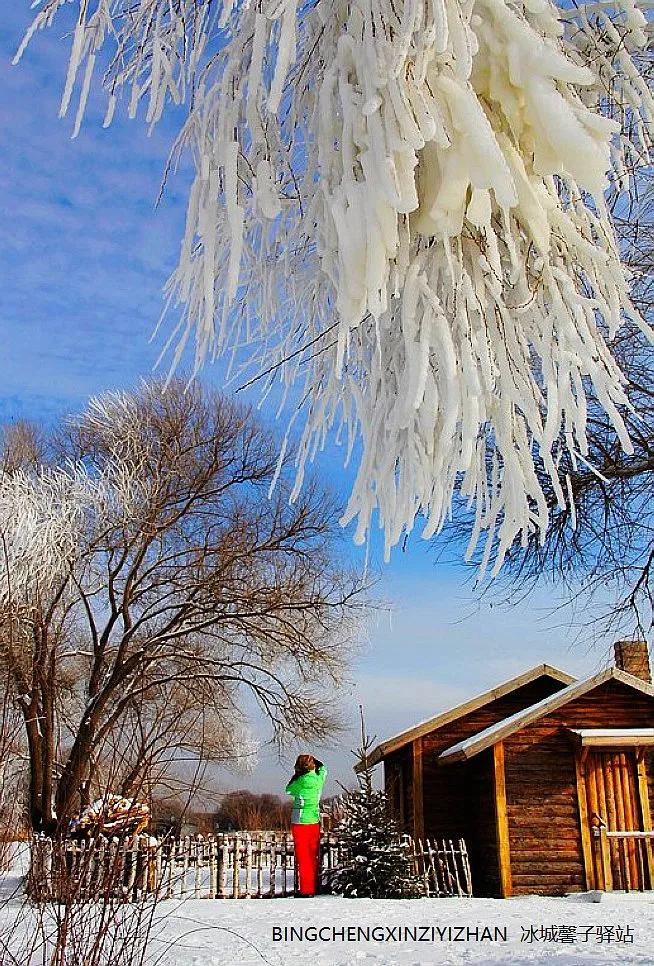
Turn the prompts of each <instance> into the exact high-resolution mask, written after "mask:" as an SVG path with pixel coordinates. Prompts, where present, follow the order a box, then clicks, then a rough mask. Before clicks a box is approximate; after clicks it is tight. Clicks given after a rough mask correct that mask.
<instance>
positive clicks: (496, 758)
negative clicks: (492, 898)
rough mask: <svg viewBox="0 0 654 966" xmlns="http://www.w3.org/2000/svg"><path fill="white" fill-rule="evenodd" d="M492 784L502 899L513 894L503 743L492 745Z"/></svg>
mask: <svg viewBox="0 0 654 966" xmlns="http://www.w3.org/2000/svg"><path fill="white" fill-rule="evenodd" d="M493 784H494V788H495V840H496V843H497V860H498V863H499V869H500V893H501V895H502V898H503V899H506V898H507V897H508V896H510V895H512V894H513V883H512V881H511V852H510V850H509V818H508V814H507V810H506V779H505V775H504V742H502V741H498V743H497V744H496V745H493Z"/></svg>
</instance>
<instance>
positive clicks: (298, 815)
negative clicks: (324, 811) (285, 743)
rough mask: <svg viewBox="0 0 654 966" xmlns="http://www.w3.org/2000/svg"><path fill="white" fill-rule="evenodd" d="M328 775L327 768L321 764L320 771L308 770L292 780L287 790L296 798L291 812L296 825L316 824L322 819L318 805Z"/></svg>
mask: <svg viewBox="0 0 654 966" xmlns="http://www.w3.org/2000/svg"><path fill="white" fill-rule="evenodd" d="M326 777H327V768H326V766H325V765H321V766H320V768H319V769H318V771H308V772H307V773H306V774H305V775H298V777H297V778H292V779H291V780H290V782H289V783H288V785H287V786H286V792H287V794H289V795H293V797H294V799H295V801H294V802H293V812H292V814H291V822H292V823H293V824H294V825H315V823H316V822H319V821H320V811H319V810H318V805H319V803H320V795H321V793H322V788H323V785H324V784H325V778H326Z"/></svg>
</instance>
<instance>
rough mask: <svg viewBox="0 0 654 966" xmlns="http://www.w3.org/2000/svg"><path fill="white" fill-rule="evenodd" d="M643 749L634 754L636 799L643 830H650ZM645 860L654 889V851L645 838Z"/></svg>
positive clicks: (649, 840)
mask: <svg viewBox="0 0 654 966" xmlns="http://www.w3.org/2000/svg"><path fill="white" fill-rule="evenodd" d="M644 752H645V749H644V748H639V749H638V750H637V754H636V779H637V784H638V799H639V801H640V812H641V816H642V820H643V832H651V831H652V815H651V812H650V807H649V791H648V787H647V766H646V764H645V753H644ZM643 848H644V849H645V860H646V863H647V871H648V874H649V887H650V889H654V852H653V849H652V841H651V839H645V841H644V843H643Z"/></svg>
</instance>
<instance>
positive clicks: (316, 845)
mask: <svg viewBox="0 0 654 966" xmlns="http://www.w3.org/2000/svg"><path fill="white" fill-rule="evenodd" d="M326 777H327V769H326V767H325V766H324V765H323V763H322V762H321V761H318V759H317V758H314V757H313V755H298V757H297V761H296V762H295V774H294V775H293V777H292V778H291V780H290V782H289V783H288V785H287V786H286V791H287V793H288V794H289V795H292V796H293V798H294V802H293V812H292V814H291V831H292V833H293V845H294V847H295V861H296V865H297V874H298V893H297V894H298V896H302V897H305V896H315V894H316V884H317V880H318V855H319V852H320V812H319V811H318V805H319V803H320V795H321V792H322V789H323V785H324V784H325V778H326Z"/></svg>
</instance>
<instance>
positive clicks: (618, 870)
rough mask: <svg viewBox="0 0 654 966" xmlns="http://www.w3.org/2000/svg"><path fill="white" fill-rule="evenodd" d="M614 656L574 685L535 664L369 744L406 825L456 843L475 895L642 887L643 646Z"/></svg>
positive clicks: (647, 768)
mask: <svg viewBox="0 0 654 966" xmlns="http://www.w3.org/2000/svg"><path fill="white" fill-rule="evenodd" d="M615 654H616V666H615V667H610V668H608V669H606V670H604V671H601V672H600V673H598V674H595V675H593V676H592V677H589V678H587V679H586V680H581V681H579V680H575V679H574V678H573V677H571V676H570V675H569V674H566V673H565V672H563V671H559V670H557V669H556V668H554V667H550V666H549V665H547V664H541V665H539V666H538V667H535V668H532V670H530V671H527V672H526V673H524V674H521V675H520V676H519V677H516V678H513V679H512V680H510V681H507V682H505V683H504V684H500V685H499V686H498V687H496V688H493V689H492V690H490V691H487V692H486V693H484V694H480V695H478V696H477V697H475V698H472V699H471V700H470V701H467V702H465V703H464V704H462V705H459V706H458V707H456V708H452V709H451V710H449V711H445V712H443V713H442V714H439V715H437V716H436V717H434V718H431V719H430V720H428V721H424V722H422V723H420V724H418V725H415V726H414V727H412V728H409V729H408V730H407V731H404V732H402V733H401V734H399V735H395V736H394V737H392V738H389V739H388V740H386V741H384V742H383V743H382V744H380V745H378V746H377V747H376V748H375V749H374V750H373V751H372V753H371V756H370V758H369V761H370V763H371V764H373V765H376V764H378V763H380V762H383V766H384V784H385V788H386V791H387V793H388V795H389V797H390V800H391V802H392V803H393V806H394V810H395V812H396V814H397V816H398V818H399V820H400V822H401V823H402V826H403V828H404V829H405V830H406V831H408V832H410V833H411V834H413V836H414V837H416V838H418V839H424V838H431V839H439V838H446V839H457V838H464V839H465V840H466V843H467V846H468V851H469V854H470V861H471V869H472V885H473V892H474V894H475V895H477V896H496V897H506V896H512V895H525V894H541V895H562V894H565V893H569V892H582V891H586V890H590V889H603V890H630V889H638V890H649V889H653V888H654V837H652V834H651V833H652V819H651V816H652V814H653V812H654V687H653V686H652V683H651V673H650V664H649V655H648V648H647V644H646V642H642V641H627V642H618V643H617V644H616V645H615ZM647 833H650V834H649V835H647Z"/></svg>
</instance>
